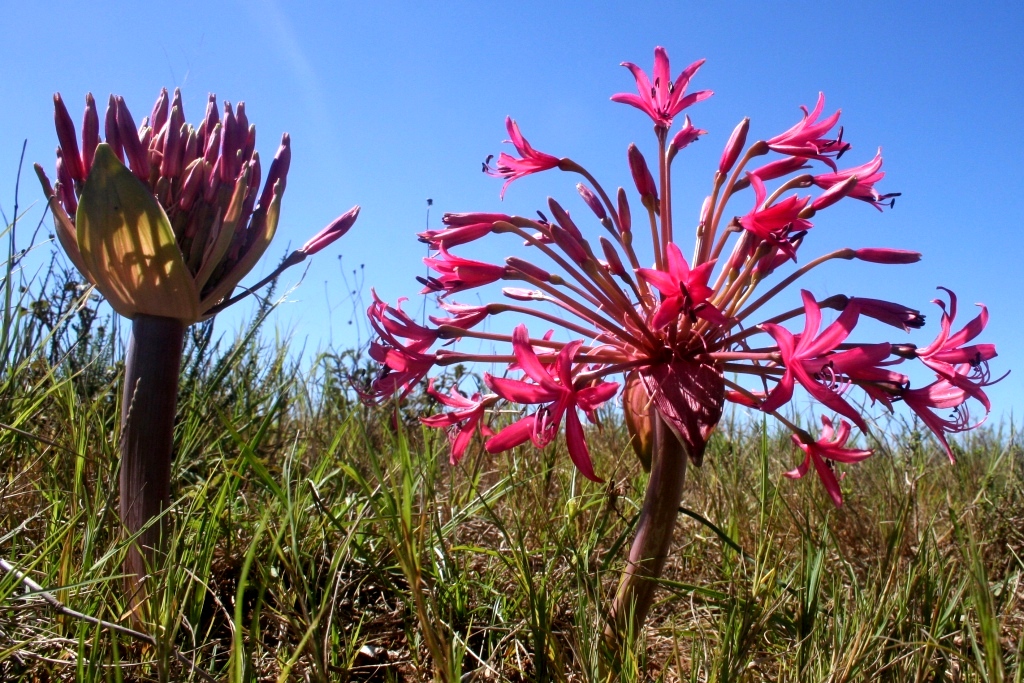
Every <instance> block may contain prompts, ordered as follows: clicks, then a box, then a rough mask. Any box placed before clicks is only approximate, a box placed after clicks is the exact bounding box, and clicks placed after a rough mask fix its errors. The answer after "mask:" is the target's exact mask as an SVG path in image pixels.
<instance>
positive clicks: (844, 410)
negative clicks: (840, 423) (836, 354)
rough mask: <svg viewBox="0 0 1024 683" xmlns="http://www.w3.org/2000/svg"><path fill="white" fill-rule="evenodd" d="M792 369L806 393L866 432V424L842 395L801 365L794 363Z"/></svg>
mask: <svg viewBox="0 0 1024 683" xmlns="http://www.w3.org/2000/svg"><path fill="white" fill-rule="evenodd" d="M788 369H789V368H787V370H788ZM792 370H793V374H794V375H795V376H796V379H797V381H798V382H800V385H801V386H803V388H804V389H806V390H807V393H809V394H810V395H811V396H813V397H814V398H815V399H817V400H818V401H819V402H820V403H823V404H825V405H826V406H828V407H829V408H831V409H832V410H833V411H835V412H837V413H839V414H840V415H843V416H845V417H848V418H850V420H851V421H853V423H854V424H855V425H857V426H858V427H859V428H860V429H861V431H865V432H866V431H867V430H868V425H867V423H866V422H864V418H863V417H861V416H860V414H859V413H858V412H857V411H856V410H854V409H853V406H851V405H850V404H849V403H847V402H846V400H845V399H844V398H843V397H842V396H840V395H839V394H837V393H836V392H834V391H832V390H831V389H829V388H828V387H826V386H824V385H822V384H821V382H818V381H816V380H815V379H814V378H813V377H811V376H810V375H808V374H807V371H806V370H804V368H803V366H802V365H800V364H796V365H794V366H793V368H792Z"/></svg>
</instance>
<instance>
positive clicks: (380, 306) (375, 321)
mask: <svg viewBox="0 0 1024 683" xmlns="http://www.w3.org/2000/svg"><path fill="white" fill-rule="evenodd" d="M370 291H371V294H372V296H373V303H372V304H370V307H369V308H368V309H367V311H366V314H367V317H368V318H369V321H370V326H371V327H373V330H374V332H376V333H377V336H378V337H379V341H375V342H373V343H372V344H370V352H369V353H370V357H371V358H373V359H374V360H375V361H377V362H378V363H381V364H382V366H383V367H382V368H381V373H380V375H379V376H378V377H377V379H375V380H374V382H373V385H372V387H371V394H370V396H369V397H368V398H370V399H371V400H374V401H376V402H381V401H385V400H387V399H390V398H391V397H392V396H394V394H395V393H396V392H399V391H400V392H401V396H402V397H404V396H405V395H406V394H408V393H409V392H410V391H412V389H413V387H414V386H416V385H417V384H419V382H420V381H421V380H423V378H424V377H426V375H427V373H428V372H430V369H431V368H432V367H433V366H434V364H435V363H436V358H435V357H434V354H432V353H427V352H426V351H427V349H429V348H430V346H431V345H432V344H433V343H434V341H436V340H437V338H438V332H437V330H431V329H429V328H426V327H423V326H422V325H420V324H418V323H417V322H416V321H415V320H413V319H412V318H410V317H409V315H408V314H407V313H406V312H405V311H403V310H402V301H404V300H405V299H400V300H399V302H398V306H397V307H396V306H391V305H389V304H388V303H386V302H384V301H382V300H381V299H380V298H379V297H378V296H377V292H376V291H373V290H370ZM403 339H404V340H408V341H402V340H403Z"/></svg>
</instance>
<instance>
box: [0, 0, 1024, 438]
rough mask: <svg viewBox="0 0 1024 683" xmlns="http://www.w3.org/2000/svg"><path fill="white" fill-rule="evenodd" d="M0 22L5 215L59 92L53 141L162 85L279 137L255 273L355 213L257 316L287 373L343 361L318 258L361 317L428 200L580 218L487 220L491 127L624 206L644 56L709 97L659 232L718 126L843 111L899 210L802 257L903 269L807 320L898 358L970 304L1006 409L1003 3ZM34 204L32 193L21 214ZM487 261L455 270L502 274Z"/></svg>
mask: <svg viewBox="0 0 1024 683" xmlns="http://www.w3.org/2000/svg"><path fill="white" fill-rule="evenodd" d="M940 5H946V6H947V7H954V8H955V9H944V8H943V7H941V6H940ZM99 7H102V8H103V9H102V10H100V9H98V8H99ZM3 16H4V18H5V26H6V30H5V41H4V42H5V46H4V50H3V55H2V56H0V64H2V65H3V68H2V72H0V73H2V75H3V77H2V78H0V102H3V104H4V106H3V107H2V108H0V203H2V205H3V207H4V209H5V210H7V211H9V210H10V208H11V198H12V194H13V186H14V169H15V166H16V164H17V155H18V152H19V150H20V146H21V142H22V140H23V139H25V138H27V139H28V154H27V160H28V161H30V162H31V161H40V162H42V163H43V164H44V166H46V167H47V168H52V165H53V149H54V147H55V145H56V136H55V134H54V132H53V126H52V108H51V95H52V93H53V92H55V91H60V92H62V93H63V95H64V97H65V100H66V101H67V102H68V104H69V107H70V108H71V109H72V114H73V117H74V118H75V120H76V121H79V120H80V116H81V103H82V101H83V97H84V94H85V93H86V92H87V91H91V92H93V93H94V94H95V95H96V97H97V100H99V101H103V100H105V99H106V96H107V94H108V93H110V92H116V93H119V94H121V95H123V96H124V97H125V99H126V101H127V102H128V105H129V107H130V108H131V109H132V110H133V112H134V113H135V115H136V120H140V119H141V118H142V116H144V115H145V114H147V113H148V111H149V108H150V107H151V106H152V102H153V100H154V98H155V96H156V94H157V92H158V91H159V89H160V87H161V86H167V87H168V88H171V87H174V86H178V87H181V88H182V91H183V95H184V100H185V110H186V115H187V117H188V119H189V120H190V121H197V120H198V118H199V116H200V115H201V113H202V108H203V105H204V101H205V98H206V95H207V93H208V92H211V91H212V92H216V93H217V95H218V97H219V98H220V99H229V100H231V101H232V102H234V101H237V100H240V99H241V100H244V101H245V102H246V105H247V111H248V113H249V119H250V121H251V122H253V123H255V124H256V126H257V129H258V132H259V135H258V149H259V150H260V152H261V154H262V155H263V156H264V158H268V157H269V156H270V155H272V154H273V152H274V149H275V148H276V144H277V139H278V137H279V135H280V133H281V132H282V131H289V132H290V133H291V135H292V140H293V150H294V155H293V163H292V172H291V176H290V177H289V183H288V192H287V195H286V197H285V201H284V209H283V219H282V223H281V227H280V233H279V236H278V238H277V240H278V241H277V243H276V244H275V246H274V247H272V248H271V252H270V254H271V256H273V257H277V256H279V255H281V254H282V253H283V252H284V249H285V243H287V242H289V241H290V242H291V244H292V246H296V245H298V244H301V243H302V242H303V241H304V240H305V239H306V237H307V236H308V235H309V234H311V233H312V232H313V231H315V230H317V229H318V228H319V227H321V226H322V225H323V224H324V223H326V222H327V221H328V220H330V219H331V218H333V217H334V216H336V215H337V214H340V213H341V212H342V211H344V210H345V209H347V208H348V207H349V206H351V205H352V204H356V203H359V204H361V205H362V206H363V213H362V215H361V217H360V219H359V222H358V223H357V225H356V227H355V228H354V229H353V231H352V232H351V233H350V234H349V235H348V236H346V237H345V238H344V240H343V241H342V242H340V243H338V244H337V245H335V246H334V247H332V250H331V251H327V252H324V253H322V254H320V255H318V257H317V258H316V260H315V262H314V264H313V265H312V267H311V268H310V270H309V273H308V275H307V276H306V279H305V281H304V282H303V283H302V285H301V287H300V288H299V289H298V290H296V291H295V292H294V293H293V294H292V296H291V299H292V303H289V304H287V305H285V306H283V307H282V309H281V310H280V312H279V315H278V319H277V323H278V324H279V325H280V326H281V327H282V328H283V329H289V330H293V331H294V334H295V339H296V344H297V345H298V344H300V343H302V342H303V341H305V342H306V346H307V348H315V347H318V346H323V345H326V343H327V341H328V340H331V341H332V342H333V343H334V344H335V345H340V346H344V345H346V344H354V343H355V334H354V328H353V327H350V326H349V325H348V324H347V320H348V313H347V312H346V310H345V306H344V305H343V304H342V301H343V298H344V297H345V294H346V292H345V288H344V286H343V284H342V283H341V278H340V277H339V265H338V261H337V258H336V255H337V254H338V253H344V255H345V257H344V264H345V268H346V269H350V268H352V267H358V266H359V265H360V264H365V273H366V282H367V285H371V284H372V285H373V286H375V287H376V288H377V290H378V291H379V292H380V293H381V295H382V296H383V297H384V298H386V299H389V300H392V301H393V300H394V299H395V298H397V297H398V296H402V295H408V296H410V297H415V292H416V291H417V290H418V286H417V285H416V284H415V282H413V280H412V278H413V276H414V275H415V274H417V273H419V272H420V271H421V270H422V265H421V264H420V260H419V259H420V258H421V257H422V256H423V250H424V247H423V245H421V244H419V243H418V242H417V241H416V240H415V237H414V236H413V233H414V232H416V231H418V230H421V229H422V228H423V225H424V221H425V208H426V207H425V200H426V198H428V197H430V198H433V200H434V209H433V213H432V215H431V222H432V224H433V225H434V226H437V225H438V224H439V218H440V214H441V213H442V212H444V211H468V210H479V211H495V210H505V211H507V212H510V213H512V212H515V213H527V214H529V213H532V212H533V210H534V209H536V208H541V207H543V203H544V198H545V197H546V196H547V195H548V194H552V195H555V196H558V197H560V198H563V199H565V200H566V202H569V203H571V202H572V201H577V202H578V200H575V197H574V195H575V193H574V191H573V188H572V185H573V183H574V182H575V180H574V179H571V178H570V177H568V176H565V175H561V176H559V174H554V175H550V174H549V175H547V176H540V177H532V178H528V179H524V180H522V181H519V182H517V183H516V184H515V185H513V187H512V188H511V189H510V191H509V194H508V195H507V197H506V200H505V202H504V204H502V203H500V202H499V200H498V191H499V189H500V182H499V181H497V180H494V179H492V178H487V177H486V176H484V175H483V174H481V173H480V162H481V161H482V160H483V159H484V157H485V156H487V155H488V154H492V153H493V154H496V153H497V152H498V151H500V149H501V145H500V143H501V141H502V140H503V139H504V137H505V131H504V128H503V121H504V117H505V115H506V114H511V115H513V116H514V117H515V118H516V119H517V120H518V121H519V122H520V124H521V126H522V128H523V131H524V133H525V134H526V135H527V137H528V138H529V139H530V140H531V142H532V143H533V144H534V145H535V146H536V147H537V148H538V149H541V150H544V151H547V152H550V153H552V154H555V155H557V156H571V157H572V158H574V159H576V160H577V161H579V162H581V163H583V164H584V165H585V166H587V167H588V168H589V169H590V170H592V171H593V172H594V173H595V175H597V176H598V178H599V179H602V181H603V182H604V183H605V184H606V185H607V186H610V187H615V186H617V185H620V184H621V185H628V183H629V175H628V171H627V169H626V165H625V149H626V146H627V145H628V144H629V143H630V142H632V141H636V142H637V143H638V144H640V145H641V147H642V148H643V149H645V150H647V151H648V154H650V148H651V142H652V136H651V134H650V125H649V122H648V120H647V119H646V118H645V117H644V116H643V115H642V114H640V113H639V112H637V111H636V110H633V109H631V108H629V107H626V106H623V105H618V104H613V103H611V102H609V101H608V97H609V96H610V95H611V94H613V93H615V92H624V91H625V92H628V91H630V90H632V89H633V81H632V79H631V78H630V76H629V74H628V72H626V71H625V70H624V69H622V68H621V67H619V66H618V64H619V62H621V61H623V60H629V61H633V62H636V63H638V64H640V65H641V66H643V67H644V68H645V69H647V68H649V67H650V64H651V61H652V50H653V48H654V46H655V45H659V44H660V45H664V46H665V47H666V48H667V49H668V51H669V54H670V55H671V57H672V60H673V69H674V70H675V71H678V69H680V68H681V67H683V66H685V65H686V64H688V63H689V62H690V61H692V60H694V59H697V58H699V57H706V58H707V60H708V61H707V64H706V65H705V67H704V68H703V69H702V70H701V72H700V73H699V75H698V76H697V78H696V79H695V81H694V84H693V86H692V87H695V88H701V89H703V88H710V89H712V90H714V91H715V93H716V94H715V96H714V97H713V98H712V99H710V100H709V101H707V102H705V103H702V104H700V105H698V106H697V107H695V108H694V109H691V110H690V112H691V114H692V115H693V117H694V121H695V123H696V124H697V125H698V126H699V127H701V128H705V129H707V130H709V131H710V133H709V135H707V136H706V137H705V138H703V139H702V140H701V141H700V142H699V144H697V145H695V146H694V147H693V148H692V149H690V150H687V152H686V158H685V159H682V158H681V159H680V160H679V161H677V166H678V169H679V170H677V171H676V173H675V175H674V177H675V178H676V179H677V185H676V198H675V201H674V205H675V207H676V210H677V216H678V217H679V218H677V221H680V220H687V221H688V220H691V219H693V218H694V217H695V216H696V214H697V212H698V210H699V207H700V201H701V199H702V198H703V196H704V195H705V194H706V193H707V189H708V187H709V185H710V179H711V172H712V170H713V168H714V165H715V163H716V162H717V158H718V155H719V154H720V151H721V148H722V145H723V144H724V142H725V140H726V139H727V137H728V135H729V132H730V131H731V129H732V127H733V126H734V125H735V123H736V122H737V121H738V120H739V119H740V118H742V117H743V116H750V117H752V128H751V139H755V138H756V137H768V136H770V135H773V134H775V133H777V132H780V131H781V130H783V129H785V128H787V127H788V126H789V125H791V124H792V123H793V122H795V121H796V120H797V118H798V117H799V110H798V109H797V107H798V106H799V105H800V104H808V105H813V102H814V98H815V97H816V94H817V92H818V91H819V90H823V91H824V92H825V93H826V96H827V105H828V107H829V108H830V111H831V108H834V107H842V109H843V124H844V125H845V130H846V139H848V140H849V141H851V142H852V143H853V145H854V149H853V151H851V153H850V154H849V156H848V157H844V161H846V160H847V159H848V160H849V161H850V162H851V163H860V162H862V161H866V160H867V159H869V158H870V157H871V156H872V155H873V153H874V150H875V148H876V147H877V146H881V147H882V148H883V152H884V155H885V158H886V165H885V170H886V172H887V174H888V175H887V177H886V179H885V181H884V183H883V184H882V185H881V189H882V191H901V192H902V193H903V196H902V197H900V199H899V200H898V201H897V205H896V208H895V210H893V211H891V212H888V211H887V212H886V213H884V214H878V213H877V212H875V211H874V210H873V209H871V208H870V207H868V206H866V205H861V204H859V203H858V204H857V205H855V206H849V207H846V206H842V205H840V206H839V207H836V208H835V209H834V210H829V211H828V212H826V213H824V214H822V215H821V216H820V220H817V221H816V228H815V230H814V231H813V233H812V234H811V236H810V238H809V239H808V241H807V243H806V244H805V246H804V248H803V250H802V253H803V254H804V256H803V258H810V257H812V256H813V255H815V254H817V253H819V252H823V251H825V250H827V249H830V248H834V247H839V246H854V247H860V246H893V247H901V248H909V249H917V250H919V251H922V252H923V253H924V255H925V259H924V261H923V262H922V263H920V264H917V265H915V266H906V267H902V268H897V267H889V268H884V267H882V266H871V265H868V264H856V263H852V264H850V263H845V262H844V263H841V264H839V265H836V266H835V267H831V268H826V269H823V270H822V272H820V273H817V274H816V275H815V276H813V277H809V278H808V279H807V281H806V283H805V284H806V286H808V287H809V288H811V289H812V290H813V291H814V292H815V293H816V294H818V295H819V296H822V297H823V296H825V295H828V294H833V293H839V292H842V293H848V294H857V295H863V296H875V297H880V298H893V299H897V300H899V301H901V302H902V303H906V304H909V305H914V306H916V307H918V308H920V309H922V310H923V311H925V312H927V313H929V314H931V315H930V324H929V326H928V327H927V328H925V330H923V331H921V332H919V333H916V334H915V335H914V336H913V337H910V338H909V339H910V340H912V341H916V342H919V343H927V341H929V340H930V339H931V335H932V332H933V330H934V328H935V323H936V322H937V318H938V316H937V315H934V313H935V311H936V310H937V309H935V307H934V306H932V305H931V304H930V303H928V302H929V300H930V299H932V298H933V297H934V296H935V295H936V291H935V289H934V287H935V286H936V285H944V286H947V287H949V288H951V289H954V290H955V291H956V292H957V293H958V294H959V295H960V297H961V301H962V302H963V304H964V310H963V313H962V316H963V321H965V322H966V320H968V319H969V317H972V316H973V314H974V309H973V307H972V306H971V304H972V303H973V302H976V301H984V302H986V303H987V304H988V305H989V307H990V311H991V323H990V325H989V328H988V330H987V331H986V334H985V338H984V341H992V342H995V343H996V344H997V345H998V348H999V352H1000V356H999V358H997V359H996V360H995V361H994V362H993V370H994V372H997V373H999V374H1001V373H1002V372H1004V371H1005V370H1007V369H1012V370H1013V373H1012V374H1011V375H1010V377H1009V378H1008V379H1007V380H1005V381H1004V382H1003V383H1002V384H1000V385H998V386H996V387H993V388H992V390H991V392H990V394H991V396H992V398H993V402H994V403H995V406H996V409H995V410H996V413H997V414H996V415H995V416H994V417H996V418H997V419H998V417H999V416H1000V415H1005V416H1008V415H1009V414H1010V410H1011V409H1012V411H1013V414H1014V415H1016V416H1020V415H1021V413H1022V408H1024V398H1022V396H1024V365H1022V364H1021V362H1020V358H1021V357H1022V354H1024V341H1022V339H1021V334H1020V329H1021V324H1022V321H1024V304H1022V303H1021V296H1020V290H1021V288H1022V285H1024V277H1022V275H1021V267H1020V265H1019V262H1020V259H1021V239H1020V236H1021V234H1022V227H1021V216H1022V215H1024V210H1022V209H1024V192H1022V190H1024V182H1022V179H1021V173H1020V162H1019V159H1020V157H1021V154H1022V150H1024V133H1022V125H1021V121H1020V120H1019V119H1020V113H1021V111H1022V108H1024V107H1022V104H1024V82H1022V81H1024V50H1022V49H1021V36H1022V35H1024V5H1021V4H1020V3H1019V2H1003V3H985V4H980V3H977V4H970V5H963V4H962V5H948V4H947V3H932V2H901V3H891V2H886V3H882V2H876V3H869V2H865V3H842V4H839V3H834V4H833V3H821V2H805V3H804V2H800V3H798V2H771V3H765V2H758V3H728V4H726V3H691V2H652V3H644V2H622V3H614V4H613V3H586V2H576V3H568V2H566V3H554V2H528V3H497V2H481V1H473V2H458V3H456V2H446V3H438V2H416V3H413V2H408V3H393V2H372V3H368V2H359V3H354V2H336V3H326V2H323V3H303V4H301V5H300V4H299V3H283V2H274V1H273V0H263V1H261V2H251V3H235V2H220V3H195V2H175V3H164V2H151V3H145V4H142V3H138V4H136V3H127V2H106V3H102V4H86V3H70V2H51V3H45V4H43V3H15V2H7V3H4V12H3ZM680 162H683V163H682V164H680ZM39 195H40V193H39V191H38V188H37V187H36V184H35V181H34V178H33V177H32V176H31V173H29V174H28V175H27V176H26V177H25V178H23V182H22V204H23V206H24V205H26V204H28V203H29V201H30V200H33V199H36V200H37V199H38V198H39ZM847 203H848V204H853V202H847ZM735 206H736V207H737V208H736V211H737V213H739V212H741V209H740V208H739V205H738V204H737V205H735ZM40 210H41V208H40V205H39V204H37V206H36V208H35V209H34V211H35V212H39V211H40ZM577 210H579V207H577ZM743 210H745V209H743ZM34 215H35V217H36V218H38V215H39V214H38V213H35V214H34ZM30 218H31V215H30ZM684 244H686V246H685V248H684V252H685V251H687V250H688V249H689V244H688V243H685V242H684ZM492 248H493V247H489V246H486V245H481V247H480V248H479V249H477V250H473V249H468V250H463V253H465V254H466V255H470V256H476V257H479V258H482V259H488V258H489V259H495V260H496V259H500V258H501V257H502V256H504V255H505V254H503V253H500V252H497V251H491V250H490V249H492ZM296 276H297V274H295V276H293V279H294V277H296ZM367 291H368V288H367ZM791 296H792V299H793V301H794V302H795V301H796V300H797V293H796V292H795V291H794V292H793V293H792V294H791ZM231 324H232V322H231V320H230V319H228V320H227V321H225V323H224V325H225V326H226V327H229V326H230V325H231ZM901 334H902V333H892V334H891V335H890V336H892V337H893V339H894V340H895V339H897V336H898V335H901ZM899 338H900V339H902V337H899Z"/></svg>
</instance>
